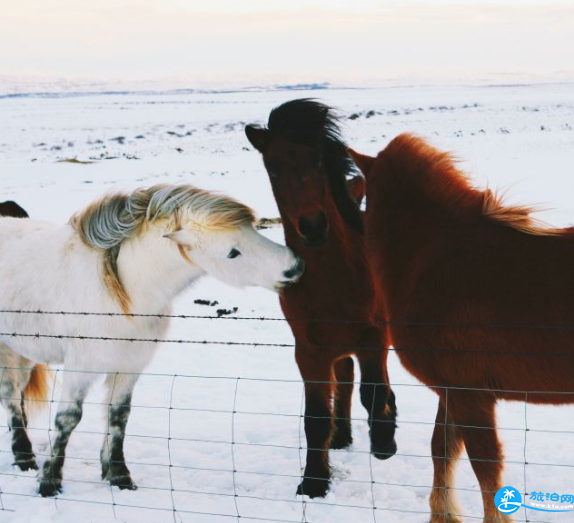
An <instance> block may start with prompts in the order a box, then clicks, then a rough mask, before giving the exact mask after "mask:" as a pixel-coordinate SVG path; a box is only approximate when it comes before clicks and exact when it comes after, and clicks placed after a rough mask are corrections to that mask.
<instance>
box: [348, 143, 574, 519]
mask: <svg viewBox="0 0 574 523" xmlns="http://www.w3.org/2000/svg"><path fill="white" fill-rule="evenodd" d="M352 155H353V156H354V158H355V160H356V162H357V164H358V165H359V166H360V167H361V169H362V170H363V173H364V174H365V176H366V179H367V199H368V207H367V212H366V216H365V226H366V231H367V237H366V240H367V249H368V253H369V261H370V264H371V268H372V273H373V278H374V281H375V284H376V287H377V288H378V289H379V290H380V291H381V296H382V298H383V300H384V304H385V308H386V310H387V315H388V316H387V318H388V322H389V326H390V333H391V338H392V343H393V346H394V347H395V349H396V350H397V355H398V356H399V358H400V360H401V362H402V363H403V365H404V366H405V368H406V369H407V370H408V371H409V372H411V373H412V374H413V375H414V376H416V377H417V378H418V379H419V380H421V381H422V382H423V383H425V384H426V385H428V386H429V387H431V388H432V390H434V391H435V392H437V394H438V395H439V400H440V407H439V415H438V417H437V425H436V427H435V435H434V436H433V456H435V459H434V465H435V484H434V487H435V491H433V495H432V496H431V509H432V512H433V515H432V517H431V521H432V522H433V523H446V522H454V521H457V518H456V516H454V515H452V514H451V515H449V514H447V513H448V512H450V511H451V510H452V507H454V506H455V504H454V502H453V501H452V500H450V501H449V500H446V499H445V497H444V496H443V495H441V494H440V492H442V491H443V490H444V489H445V488H449V489H450V488H452V487H453V485H452V481H453V477H454V476H453V474H452V470H451V468H450V465H449V460H452V459H456V457H457V456H458V453H459V451H460V448H459V446H460V445H462V444H464V446H465V447H466V450H467V453H468V455H469V458H470V459H471V464H472V467H473V469H474V472H475V474H476V476H477V478H478V481H479V484H480V488H481V491H482V495H483V503H484V514H485V521H497V522H502V521H510V518H509V517H508V516H504V515H502V513H500V512H498V511H497V510H496V509H495V507H494V503H493V496H494V493H495V492H496V491H497V490H498V489H499V488H501V487H502V486H503V484H502V468H503V466H502V459H503V454H502V447H501V445H500V442H499V440H498V436H497V432H496V420H495V404H496V402H497V401H498V400H500V399H506V400H521V401H528V402H531V403H546V404H561V403H571V402H574V396H572V395H571V394H567V393H568V392H570V391H572V373H573V372H574V350H573V349H572V347H573V345H574V331H572V330H571V329H569V328H559V327H560V326H561V325H562V326H568V325H571V324H572V321H573V319H574V301H573V300H572V296H574V277H573V271H574V229H562V230H559V229H553V228H548V227H545V226H542V225H540V224H539V223H537V222H536V221H534V220H532V218H531V217H530V215H529V214H530V211H531V209H530V208H528V207H517V206H513V207H505V206H504V205H503V204H502V203H501V201H500V199H499V198H497V197H496V196H495V195H493V194H492V193H491V192H490V191H480V190H477V189H476V188H473V187H472V186H471V184H470V182H469V180H468V178H467V177H466V176H465V175H464V174H463V173H461V172H460V171H459V170H458V169H457V168H456V166H455V165H454V162H453V160H452V156H451V155H449V154H447V153H444V152H440V151H437V150H436V149H434V148H432V147H431V146H430V145H428V144H427V143H426V142H424V141H423V140H421V139H420V138H416V137H414V136H410V135H401V136H399V137H397V138H395V139H394V140H393V141H392V142H391V143H390V144H389V145H388V146H387V148H386V149H384V150H383V151H381V152H380V153H379V155H378V156H377V158H369V157H366V156H363V155H359V154H355V153H352ZM552 326H553V327H552ZM551 327H552V328H551ZM446 413H448V417H447V416H446ZM439 418H441V419H442V421H441V419H439ZM445 422H446V423H448V428H449V432H448V433H449V434H450V437H451V438H452V441H450V442H449V443H448V447H447V448H446V449H445V447H444V438H445V428H444V423H445ZM476 427H486V428H488V429H489V430H485V429H484V428H483V429H481V428H476ZM443 470H444V471H445V472H443ZM449 507H450V508H449Z"/></svg>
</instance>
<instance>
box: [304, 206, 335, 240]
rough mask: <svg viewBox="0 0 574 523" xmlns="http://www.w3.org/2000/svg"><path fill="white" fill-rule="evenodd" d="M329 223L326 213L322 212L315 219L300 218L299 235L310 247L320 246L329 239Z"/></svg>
mask: <svg viewBox="0 0 574 523" xmlns="http://www.w3.org/2000/svg"><path fill="white" fill-rule="evenodd" d="M328 229H329V222H328V221H327V217H326V216H325V214H324V213H322V212H320V213H319V214H317V216H315V217H313V218H307V217H306V216H301V217H300V218H299V234H300V235H301V236H302V237H303V239H304V240H305V243H307V244H308V245H320V244H322V243H323V242H324V241H325V239H326V237H327V230H328Z"/></svg>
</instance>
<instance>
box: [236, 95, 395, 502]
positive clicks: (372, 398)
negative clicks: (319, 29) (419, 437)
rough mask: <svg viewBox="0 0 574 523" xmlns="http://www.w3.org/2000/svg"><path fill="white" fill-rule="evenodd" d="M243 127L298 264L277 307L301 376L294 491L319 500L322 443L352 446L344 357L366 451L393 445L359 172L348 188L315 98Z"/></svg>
mask: <svg viewBox="0 0 574 523" xmlns="http://www.w3.org/2000/svg"><path fill="white" fill-rule="evenodd" d="M245 132H246V134H247V138H248V139H249V141H250V142H251V144H252V145H253V146H254V147H255V148H256V149H257V150H258V151H260V152H261V153H262V154H263V161H264V163H265V167H266V169H267V172H268V174H269V179H270V181H271V186H272V188H273V193H274V195H275V199H276V200H277V204H278V206H279V212H280V213H281V217H282V221H283V227H284V230H285V240H286V243H287V245H288V246H289V247H290V248H291V249H292V250H293V251H294V252H296V253H297V254H298V255H299V256H301V257H302V258H303V259H304V260H305V264H306V270H305V274H304V275H303V277H302V278H301V280H300V282H299V283H298V284H297V286H296V288H295V287H293V288H290V289H286V290H285V292H284V293H283V295H282V296H281V307H282V309H283V312H284V314H285V316H286V318H287V320H288V321H289V324H290V326H291V329H292V331H293V334H294V336H295V343H296V350H295V357H296V360H297V364H298V366H299V370H300V372H301V376H302V377H303V380H304V381H305V404H306V405H305V435H306V438H307V462H306V467H305V472H304V474H303V480H302V482H301V484H300V485H299V487H298V489H297V493H298V494H300V495H302V494H305V495H308V496H310V497H322V496H325V494H326V493H327V491H328V488H329V480H330V477H331V471H330V467H329V454H328V452H329V448H331V449H342V448H345V447H348V446H349V445H350V444H351V443H352V434H351V420H350V417H351V396H352V392H353V380H354V364H353V359H352V358H351V356H352V355H356V356H357V358H358V360H359V365H360V368H361V379H362V381H361V389H360V392H361V402H362V403H363V406H364V407H365V408H366V409H367V411H368V413H369V426H370V439H371V451H372V452H373V454H374V455H375V456H376V457H377V458H379V459H386V458H389V457H391V456H392V455H393V454H394V453H395V452H396V450H397V447H396V444H395V440H394V433H395V428H396V425H395V419H396V407H395V397H394V394H393V392H392V390H391V388H390V386H389V378H388V375H387V367H386V360H387V354H388V352H387V342H386V332H385V329H384V328H383V327H382V326H381V325H380V324H377V323H376V321H375V320H376V318H381V317H382V314H381V311H380V310H379V309H378V305H377V302H378V301H379V300H377V299H376V297H375V293H374V290H373V285H372V282H371V279H370V276H369V272H368V265H367V259H366V252H365V244H364V238H363V234H362V231H363V224H362V216H361V212H360V210H359V206H358V205H357V201H359V200H360V199H361V198H362V196H363V194H364V180H363V179H362V177H359V178H358V179H354V180H352V181H349V185H348V186H347V180H346V177H347V175H352V174H357V173H356V171H355V170H354V166H353V162H352V161H351V159H350V157H349V155H348V153H347V149H346V145H345V144H344V142H343V141H342V139H341V137H340V133H339V128H338V126H337V121H336V119H335V117H334V116H333V114H332V111H331V110H330V109H329V108H328V107H327V106H325V105H323V104H320V103H318V102H316V101H313V100H308V99H303V100H293V101H291V102H287V103H285V104H283V105H281V106H279V107H277V108H276V109H274V110H273V111H272V112H271V114H270V116H269V122H268V128H267V129H263V128H259V127H255V126H252V125H248V126H247V127H246V128H245ZM373 348H377V350H372V349H373ZM333 403H334V408H333ZM333 411H334V412H333Z"/></svg>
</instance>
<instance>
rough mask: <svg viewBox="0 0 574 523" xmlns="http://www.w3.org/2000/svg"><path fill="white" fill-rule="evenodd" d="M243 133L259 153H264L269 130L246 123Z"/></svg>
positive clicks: (267, 143)
mask: <svg viewBox="0 0 574 523" xmlns="http://www.w3.org/2000/svg"><path fill="white" fill-rule="evenodd" d="M245 135H246V136H247V139H248V140H249V142H250V143H251V145H253V147H255V149H257V150H258V151H259V152H260V153H264V152H265V149H267V146H268V145H269V131H268V130H267V129H263V128H262V127H258V126H256V125H246V126H245Z"/></svg>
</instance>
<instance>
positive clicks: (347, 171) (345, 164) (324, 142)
mask: <svg viewBox="0 0 574 523" xmlns="http://www.w3.org/2000/svg"><path fill="white" fill-rule="evenodd" d="M267 128H268V129H269V131H270V132H271V135H273V136H281V137H283V138H286V139H287V140H289V141H291V142H294V143H299V144H303V145H308V146H310V147H314V148H317V149H319V152H320V154H321V159H322V162H323V166H324V170H325V172H326V174H327V176H328V179H329V184H330V186H331V191H332V194H333V197H334V199H335V202H336V204H337V207H338V208H339V211H340V213H341V215H342V216H343V218H344V219H345V221H346V222H347V223H348V224H349V225H350V226H351V227H353V228H354V229H356V230H358V231H360V232H363V221H362V217H361V213H360V210H359V207H358V206H357V204H356V202H355V201H354V200H353V199H352V198H351V196H350V195H349V192H348V190H347V182H346V180H347V176H356V175H358V170H357V167H356V166H355V163H354V162H353V160H352V159H351V157H350V156H349V153H348V152H347V144H346V143H345V142H344V140H343V138H342V136H341V129H340V127H339V118H338V117H337V115H336V114H335V112H334V110H333V109H332V108H331V107H329V106H328V105H325V104H323V103H321V102H318V101H317V100H314V99H312V98H301V99H298V100H291V101H289V102H286V103H284V104H282V105H280V106H279V107H276V108H275V109H273V110H272V111H271V114H270V115H269V121H268V123H267Z"/></svg>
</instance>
